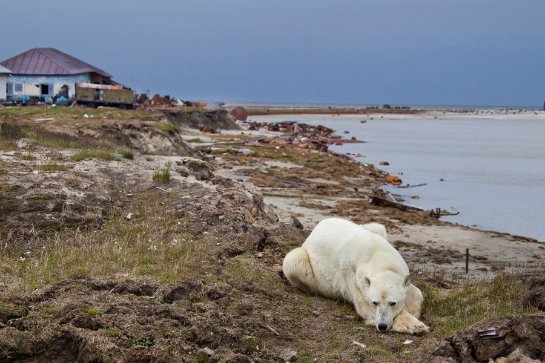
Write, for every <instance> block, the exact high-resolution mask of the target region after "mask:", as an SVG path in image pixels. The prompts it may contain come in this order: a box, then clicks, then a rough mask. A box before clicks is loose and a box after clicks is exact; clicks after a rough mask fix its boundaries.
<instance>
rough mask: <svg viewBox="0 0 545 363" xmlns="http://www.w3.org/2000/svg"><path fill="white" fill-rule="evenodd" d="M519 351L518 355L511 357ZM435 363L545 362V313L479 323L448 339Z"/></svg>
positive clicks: (438, 351)
mask: <svg viewBox="0 0 545 363" xmlns="http://www.w3.org/2000/svg"><path fill="white" fill-rule="evenodd" d="M515 351H517V353H516V354H514V355H513V356H511V355H512V354H513V353H514V352H515ZM432 357H433V359H432V362H437V363H439V362H519V361H527V362H532V361H531V360H529V359H533V360H536V361H538V362H543V361H544V360H545V314H543V313H539V314H532V315H528V316H514V317H505V318H502V319H496V320H491V321H486V322H481V323H478V324H476V325H474V326H472V327H471V328H469V329H466V330H464V331H461V332H459V333H456V334H454V335H453V336H451V337H449V338H447V339H446V340H445V341H444V342H442V343H441V344H440V346H439V347H438V348H437V349H436V350H435V351H434V352H433V354H432ZM516 357H519V358H520V357H523V359H526V360H523V359H521V360H518V359H517V358H516Z"/></svg>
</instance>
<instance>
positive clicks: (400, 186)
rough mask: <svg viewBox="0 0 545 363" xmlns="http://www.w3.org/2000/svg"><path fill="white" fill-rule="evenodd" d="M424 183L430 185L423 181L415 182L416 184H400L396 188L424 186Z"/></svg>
mask: <svg viewBox="0 0 545 363" xmlns="http://www.w3.org/2000/svg"><path fill="white" fill-rule="evenodd" d="M424 185H428V184H426V183H422V184H415V185H411V184H407V185H398V186H397V187H396V188H402V189H408V188H416V187H423V186H424Z"/></svg>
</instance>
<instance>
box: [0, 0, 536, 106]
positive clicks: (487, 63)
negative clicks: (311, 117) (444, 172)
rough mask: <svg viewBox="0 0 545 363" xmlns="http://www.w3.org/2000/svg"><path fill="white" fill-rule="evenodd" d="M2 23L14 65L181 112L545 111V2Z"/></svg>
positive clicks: (82, 13) (238, 9)
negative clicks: (120, 89) (32, 51)
mask: <svg viewBox="0 0 545 363" xmlns="http://www.w3.org/2000/svg"><path fill="white" fill-rule="evenodd" d="M0 19H1V21H0V32H1V34H2V37H1V38H2V41H1V44H2V45H1V46H0V59H1V60H4V59H6V58H9V57H11V56H13V55H15V54H18V53H20V52H22V51H25V50H27V49H29V48H33V47H55V48H58V49H59V50H62V51H64V52H67V53H69V54H72V55H74V56H75V57H78V58H81V59H83V60H85V61H87V62H89V63H91V64H93V65H95V66H97V67H99V68H103V69H104V70H106V71H107V72H109V73H111V74H113V75H114V79H115V80H117V81H118V82H121V83H124V84H126V85H128V86H130V87H133V88H134V89H136V90H137V91H144V90H147V89H149V90H150V91H151V92H152V93H161V94H170V95H172V96H177V97H180V98H182V99H193V100H217V101H228V102H258V103H259V102H261V103H267V102H269V103H323V104H383V103H391V104H412V105H528V106H540V105H543V102H544V101H545V1H544V0H510V1H507V0H335V1H333V0H329V1H326V0H198V1H197V0H195V1H180V0H155V1H139V0H93V1H85V2H82V1H74V0H50V1H43V0H25V1H9V2H8V1H3V2H2V5H1V6H0Z"/></svg>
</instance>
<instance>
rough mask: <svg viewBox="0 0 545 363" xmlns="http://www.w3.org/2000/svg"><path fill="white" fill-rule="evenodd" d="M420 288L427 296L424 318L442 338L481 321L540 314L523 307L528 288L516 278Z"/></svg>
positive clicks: (501, 277) (425, 285) (509, 276)
mask: <svg viewBox="0 0 545 363" xmlns="http://www.w3.org/2000/svg"><path fill="white" fill-rule="evenodd" d="M419 286H420V287H421V288H422V290H423V293H424V296H425V298H424V307H423V314H424V317H423V319H424V321H425V322H426V323H428V324H429V325H431V326H432V328H433V329H434V332H435V334H436V335H438V336H439V337H440V338H444V337H446V336H448V335H450V334H452V333H454V332H455V331H457V330H460V329H464V328H467V327H469V326H471V325H473V324H475V323H477V322H479V321H481V320H485V319H492V318H499V317H503V316H508V315H518V314H528V313H532V312H535V311H536V309H535V308H528V307H525V306H523V304H522V296H523V294H524V293H525V292H526V290H527V286H526V285H525V284H524V283H522V282H521V281H520V279H518V278H517V277H516V276H512V275H500V276H497V277H495V278H494V279H492V280H490V281H478V282H475V281H462V282H460V283H459V284H458V285H457V286H456V287H454V288H453V289H448V290H445V289H439V288H437V287H433V286H430V285H428V284H422V285H419Z"/></svg>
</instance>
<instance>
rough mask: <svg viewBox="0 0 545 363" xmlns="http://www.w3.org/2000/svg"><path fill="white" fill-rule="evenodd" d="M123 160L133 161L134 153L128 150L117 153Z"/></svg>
mask: <svg viewBox="0 0 545 363" xmlns="http://www.w3.org/2000/svg"><path fill="white" fill-rule="evenodd" d="M119 153H120V154H121V157H123V158H124V159H129V160H132V159H134V152H133V151H132V150H130V149H123V150H121V151H120V152H119Z"/></svg>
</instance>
